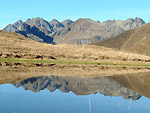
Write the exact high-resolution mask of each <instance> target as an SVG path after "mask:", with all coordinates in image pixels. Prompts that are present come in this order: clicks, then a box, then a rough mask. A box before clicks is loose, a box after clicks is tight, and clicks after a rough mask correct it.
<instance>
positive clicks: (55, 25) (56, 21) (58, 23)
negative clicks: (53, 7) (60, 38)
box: [49, 19, 64, 31]
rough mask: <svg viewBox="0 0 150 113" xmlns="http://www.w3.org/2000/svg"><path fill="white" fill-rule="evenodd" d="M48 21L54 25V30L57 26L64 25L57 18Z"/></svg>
mask: <svg viewBox="0 0 150 113" xmlns="http://www.w3.org/2000/svg"><path fill="white" fill-rule="evenodd" d="M49 23H50V25H51V26H53V27H54V30H55V31H56V30H57V28H60V27H64V25H63V24H62V23H60V22H59V21H58V20H56V19H53V20H52V21H50V22H49Z"/></svg>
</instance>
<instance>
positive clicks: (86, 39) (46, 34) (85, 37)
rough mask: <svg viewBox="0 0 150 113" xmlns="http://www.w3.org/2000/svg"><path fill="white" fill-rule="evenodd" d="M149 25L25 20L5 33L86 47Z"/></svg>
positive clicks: (112, 21)
mask: <svg viewBox="0 0 150 113" xmlns="http://www.w3.org/2000/svg"><path fill="white" fill-rule="evenodd" d="M144 24H145V22H144V21H143V20H142V19H140V18H135V19H133V18H130V19H127V20H125V21H122V20H108V21H104V22H102V23H101V22H99V21H94V20H91V19H89V18H80V19H78V20H76V21H75V22H73V21H72V20H69V19H67V20H65V21H63V22H59V21H58V20H56V19H53V20H52V21H46V20H44V19H43V18H40V17H37V18H32V19H27V20H26V22H23V21H21V20H19V21H17V22H15V23H14V24H9V25H7V26H6V27H5V28H4V29H3V30H4V31H8V32H16V33H19V34H22V35H24V36H25V37H28V38H30V39H33V40H35V41H38V42H42V43H52V44H73V45H85V44H90V43H95V42H99V41H101V40H106V39H109V38H113V37H115V36H117V35H119V34H121V33H123V32H125V31H127V30H130V29H134V28H138V27H141V26H143V25H144Z"/></svg>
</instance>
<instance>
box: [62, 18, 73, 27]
mask: <svg viewBox="0 0 150 113" xmlns="http://www.w3.org/2000/svg"><path fill="white" fill-rule="evenodd" d="M61 23H62V24H63V25H64V26H67V25H70V24H71V23H73V21H72V20H70V19H67V20H64V21H63V22H61Z"/></svg>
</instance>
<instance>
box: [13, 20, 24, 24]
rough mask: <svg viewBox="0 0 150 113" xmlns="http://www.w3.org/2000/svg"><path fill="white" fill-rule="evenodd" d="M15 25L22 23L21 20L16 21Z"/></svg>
mask: <svg viewBox="0 0 150 113" xmlns="http://www.w3.org/2000/svg"><path fill="white" fill-rule="evenodd" d="M17 23H19V24H20V23H23V21H22V20H18V21H17V22H15V23H14V24H17Z"/></svg>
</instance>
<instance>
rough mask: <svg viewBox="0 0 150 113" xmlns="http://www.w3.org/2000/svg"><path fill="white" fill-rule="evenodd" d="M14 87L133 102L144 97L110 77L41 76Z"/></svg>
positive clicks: (17, 83) (18, 83)
mask: <svg viewBox="0 0 150 113" xmlns="http://www.w3.org/2000/svg"><path fill="white" fill-rule="evenodd" d="M13 85H14V86H15V87H17V88H18V87H20V86H22V87H24V89H25V90H32V91H33V92H39V91H41V90H44V89H48V90H49V91H51V92H53V91H55V90H56V89H59V90H61V91H62V92H64V93H67V92H69V91H72V92H74V93H75V94H76V95H88V94H96V93H101V94H103V95H105V96H122V97H124V98H125V99H132V100H138V99H139V98H141V96H142V95H140V94H139V93H137V92H135V91H133V90H130V89H127V88H125V87H123V86H121V85H120V84H119V83H118V82H116V81H115V80H114V79H112V78H109V77H83V78H81V77H75V76H70V77H69V76H68V77H61V76H41V77H33V78H29V79H26V80H23V81H21V82H16V83H14V84H13Z"/></svg>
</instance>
